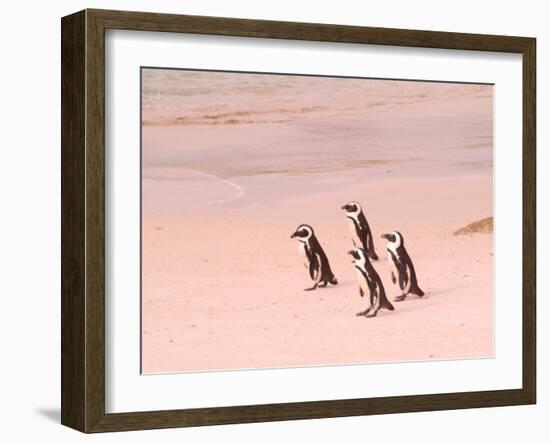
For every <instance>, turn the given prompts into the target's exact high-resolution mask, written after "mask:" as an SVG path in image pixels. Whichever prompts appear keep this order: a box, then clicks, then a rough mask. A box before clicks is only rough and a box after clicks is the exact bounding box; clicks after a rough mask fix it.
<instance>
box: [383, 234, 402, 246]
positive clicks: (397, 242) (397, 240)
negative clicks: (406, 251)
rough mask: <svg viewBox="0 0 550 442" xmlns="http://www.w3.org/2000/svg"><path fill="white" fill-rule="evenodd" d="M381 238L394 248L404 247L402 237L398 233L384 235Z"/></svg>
mask: <svg viewBox="0 0 550 442" xmlns="http://www.w3.org/2000/svg"><path fill="white" fill-rule="evenodd" d="M382 238H383V239H385V240H387V241H388V242H389V243H391V245H392V246H394V247H395V248H397V247H400V246H403V245H405V242H404V241H403V235H401V233H399V232H391V233H384V234H383V235H382Z"/></svg>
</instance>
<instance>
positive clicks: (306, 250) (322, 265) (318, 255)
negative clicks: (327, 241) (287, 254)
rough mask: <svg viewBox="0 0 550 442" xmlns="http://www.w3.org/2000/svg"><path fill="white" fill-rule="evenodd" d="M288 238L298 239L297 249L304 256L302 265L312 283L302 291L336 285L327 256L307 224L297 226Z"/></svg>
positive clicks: (336, 281)
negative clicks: (329, 284)
mask: <svg viewBox="0 0 550 442" xmlns="http://www.w3.org/2000/svg"><path fill="white" fill-rule="evenodd" d="M290 238H297V239H298V241H299V244H298V249H299V251H300V253H301V254H302V255H303V256H304V265H305V266H306V268H307V269H308V271H309V276H310V277H311V279H312V280H313V282H314V284H313V286H312V287H309V288H306V289H304V290H306V291H309V290H315V289H316V288H317V287H326V285H327V284H328V283H331V284H332V285H336V284H338V280H337V279H336V276H334V273H332V270H331V268H330V264H329V262H328V258H327V255H326V254H325V251H324V250H323V248H322V247H321V244H320V243H319V241H318V240H317V237H316V236H315V233H314V232H313V228H312V227H311V226H308V225H307V224H302V225H300V226H298V228H297V229H296V231H295V232H294V233H293V234H292V235H291V236H290Z"/></svg>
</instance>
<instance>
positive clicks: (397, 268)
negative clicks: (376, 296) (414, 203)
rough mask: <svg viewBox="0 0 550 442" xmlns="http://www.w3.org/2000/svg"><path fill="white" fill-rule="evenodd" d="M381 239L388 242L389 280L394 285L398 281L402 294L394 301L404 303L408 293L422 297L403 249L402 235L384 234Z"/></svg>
mask: <svg viewBox="0 0 550 442" xmlns="http://www.w3.org/2000/svg"><path fill="white" fill-rule="evenodd" d="M382 238H384V239H386V240H387V241H388V245H387V250H388V262H389V264H390V271H391V280H392V282H393V283H394V284H395V283H396V282H397V281H399V288H400V289H401V291H402V294H401V295H399V296H397V297H396V298H394V301H396V302H400V301H404V300H405V298H406V297H407V295H408V294H409V293H412V294H413V295H416V296H419V297H422V296H424V292H423V291H422V289H421V288H420V287H419V286H418V280H417V279H416V272H415V271H414V265H413V263H412V260H411V258H410V256H409V254H408V253H407V249H405V241H404V240H403V235H401V233H399V232H391V233H385V234H383V235H382Z"/></svg>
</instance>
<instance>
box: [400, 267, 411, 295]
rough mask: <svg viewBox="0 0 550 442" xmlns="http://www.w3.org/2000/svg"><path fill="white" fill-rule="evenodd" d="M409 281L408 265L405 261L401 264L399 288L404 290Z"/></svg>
mask: <svg viewBox="0 0 550 442" xmlns="http://www.w3.org/2000/svg"><path fill="white" fill-rule="evenodd" d="M408 282H409V275H407V266H406V265H405V264H404V263H401V265H400V266H399V288H400V289H401V290H404V289H405V287H406V285H407V283H408Z"/></svg>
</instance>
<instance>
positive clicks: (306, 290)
mask: <svg viewBox="0 0 550 442" xmlns="http://www.w3.org/2000/svg"><path fill="white" fill-rule="evenodd" d="M316 288H317V286H316V285H314V286H313V287H308V288H307V289H304V292H311V291H312V290H315V289H316Z"/></svg>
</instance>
